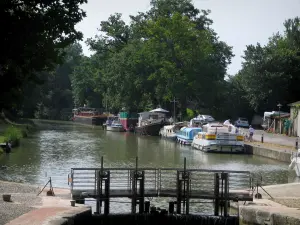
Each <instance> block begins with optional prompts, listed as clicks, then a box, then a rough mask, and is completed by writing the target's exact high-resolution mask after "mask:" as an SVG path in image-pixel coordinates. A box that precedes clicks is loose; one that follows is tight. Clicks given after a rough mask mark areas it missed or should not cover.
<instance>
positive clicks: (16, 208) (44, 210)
mask: <svg viewBox="0 0 300 225" xmlns="http://www.w3.org/2000/svg"><path fill="white" fill-rule="evenodd" d="M48 190H49V188H47V187H46V188H45V190H44V191H43V192H42V193H41V194H40V195H39V196H37V194H38V193H39V192H40V191H41V187H38V186H33V185H29V184H21V183H14V182H6V181H0V193H1V199H0V225H4V224H9V225H17V224H22V225H32V224H48V225H51V224H64V223H66V221H68V220H70V218H72V217H74V216H76V215H78V214H82V213H83V214H84V213H86V214H90V213H91V209H90V208H89V207H86V206H84V205H76V207H72V206H71V205H70V199H71V197H70V191H69V190H68V189H61V188H60V189H58V188H54V194H55V196H47V195H46V192H47V191H48ZM2 194H10V195H11V202H5V201H3V199H2ZM58 221H59V222H60V223H57V222H58Z"/></svg>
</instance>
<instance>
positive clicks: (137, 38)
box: [72, 0, 232, 114]
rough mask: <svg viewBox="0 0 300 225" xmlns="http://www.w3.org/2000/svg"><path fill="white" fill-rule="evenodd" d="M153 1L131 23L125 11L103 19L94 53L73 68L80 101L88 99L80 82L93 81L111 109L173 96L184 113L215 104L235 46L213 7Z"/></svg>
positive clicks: (166, 102) (163, 102)
mask: <svg viewBox="0 0 300 225" xmlns="http://www.w3.org/2000/svg"><path fill="white" fill-rule="evenodd" d="M151 6H152V7H151V9H150V10H149V11H148V12H146V13H139V14H138V15H137V16H131V23H130V25H127V24H126V23H125V22H124V21H123V20H122V19H121V15H120V14H114V15H111V16H110V17H109V18H108V20H107V21H102V22H101V26H100V29H99V30H100V31H101V32H102V34H101V35H100V36H97V37H95V38H92V39H89V40H88V44H89V46H90V48H91V50H93V51H94V52H95V53H94V55H92V56H91V57H90V58H86V59H85V60H84V61H83V62H82V63H81V65H80V66H79V67H78V68H77V69H76V70H75V72H74V76H73V78H74V79H75V80H74V81H73V82H72V84H73V93H74V96H76V99H77V102H76V103H78V104H81V105H82V104H83V103H84V102H85V101H86V99H84V98H80V97H79V96H83V94H82V90H83V88H82V87H81V88H79V87H80V85H86V83H89V84H90V86H89V89H90V91H91V92H92V93H99V94H102V99H103V102H104V101H106V100H107V104H108V106H109V109H110V110H112V111H119V110H120V109H121V108H123V107H125V108H127V110H133V111H137V110H147V109H150V108H154V107H157V106H158V105H160V106H162V107H167V108H170V106H171V104H172V103H170V101H171V100H173V99H174V98H176V100H177V101H178V107H180V110H181V112H182V113H184V114H185V113H186V110H185V109H186V107H191V108H193V109H197V108H199V107H200V108H207V109H213V108H215V106H216V105H215V104H214V102H215V101H217V99H218V98H219V93H218V92H217V91H215V92H212V91H211V90H213V89H215V90H217V89H218V88H219V86H220V85H221V84H222V83H223V81H224V77H225V75H226V67H227V65H228V64H229V63H230V59H231V57H232V52H231V47H229V46H227V45H226V44H225V43H224V42H222V41H220V40H219V39H218V38H217V34H216V33H215V32H214V31H213V30H212V29H211V28H210V25H211V23H212V21H211V20H209V19H208V18H207V15H208V13H209V12H207V11H200V10H198V9H196V8H195V7H194V6H193V4H192V3H191V1H189V0H168V1H166V0H157V1H152V2H151ZM88 61H90V62H88ZM90 79H92V81H91V80H90ZM83 80H86V81H87V82H83Z"/></svg>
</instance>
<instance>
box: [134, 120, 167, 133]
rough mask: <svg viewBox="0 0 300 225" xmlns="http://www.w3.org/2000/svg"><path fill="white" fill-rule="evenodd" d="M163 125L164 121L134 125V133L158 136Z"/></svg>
mask: <svg viewBox="0 0 300 225" xmlns="http://www.w3.org/2000/svg"><path fill="white" fill-rule="evenodd" d="M164 125H165V124H164V123H153V124H147V125H144V126H141V127H136V128H135V133H136V134H140V135H150V136H159V131H160V129H161V128H162V127H163V126H164Z"/></svg>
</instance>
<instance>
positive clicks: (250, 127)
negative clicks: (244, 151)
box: [249, 125, 254, 142]
mask: <svg viewBox="0 0 300 225" xmlns="http://www.w3.org/2000/svg"><path fill="white" fill-rule="evenodd" d="M253 134H254V129H253V127H252V126H251V125H250V126H249V141H250V142H252V141H253Z"/></svg>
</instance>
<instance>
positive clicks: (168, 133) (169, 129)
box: [159, 122, 183, 140]
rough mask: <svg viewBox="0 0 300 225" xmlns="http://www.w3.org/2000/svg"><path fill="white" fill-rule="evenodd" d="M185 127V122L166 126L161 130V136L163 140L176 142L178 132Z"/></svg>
mask: <svg viewBox="0 0 300 225" xmlns="http://www.w3.org/2000/svg"><path fill="white" fill-rule="evenodd" d="M182 127H183V122H179V123H175V124H173V125H166V126H164V127H163V128H161V129H160V131H159V135H160V136H161V137H163V138H167V139H171V140H176V138H177V136H176V132H177V131H178V130H180V129H181V128H182Z"/></svg>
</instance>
